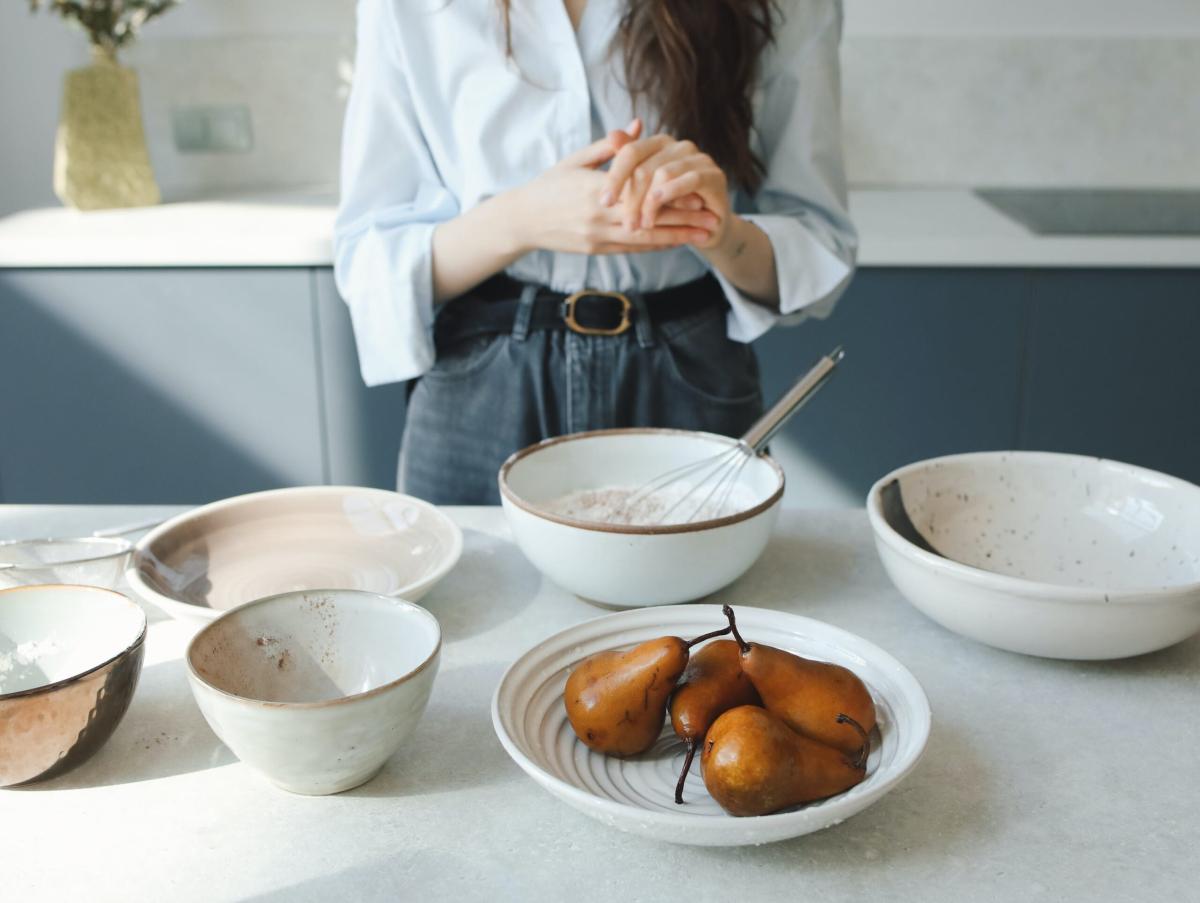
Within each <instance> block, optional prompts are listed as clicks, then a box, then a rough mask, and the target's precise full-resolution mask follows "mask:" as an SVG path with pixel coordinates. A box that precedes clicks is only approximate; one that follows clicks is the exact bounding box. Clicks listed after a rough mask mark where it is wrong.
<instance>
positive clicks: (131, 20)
mask: <svg viewBox="0 0 1200 903" xmlns="http://www.w3.org/2000/svg"><path fill="white" fill-rule="evenodd" d="M179 2H180V0H29V9H30V11H31V12H37V11H38V10H39V9H41V8H42V7H43V6H44V7H46V8H48V9H49V10H50V12H52V13H57V14H58V15H59V16H61V17H62V18H63V19H65V20H66V21H68V22H74V23H76V24H77V25H78V26H79V27H80V28H82V29H83V30H84V31H85V32H87V36H88V40H89V41H90V42H91V44H92V46H93V47H94V48H96V49H97V50H101V51H104V52H106V53H108V54H115V53H116V51H117V50H118V49H119V48H121V47H124V46H125V45H126V44H128V43H129V42H131V41H132V40H133V39H134V38H136V37H137V36H138V32H139V31H140V30H141V28H142V26H143V25H145V24H146V23H147V22H149V21H150V20H151V19H155V18H157V17H158V16H161V15H162V14H163V13H165V12H166V11H167V10H168V9H170V8H171V7H172V6H178V5H179Z"/></svg>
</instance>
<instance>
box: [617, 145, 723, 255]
mask: <svg viewBox="0 0 1200 903" xmlns="http://www.w3.org/2000/svg"><path fill="white" fill-rule="evenodd" d="M688 195H698V196H699V197H700V198H701V200H702V201H703V202H704V207H705V208H706V209H707V210H708V211H709V212H710V213H712V214H713V215H714V216H715V217H716V218H717V224H716V225H715V226H714V227H713V228H712V230H711V233H710V236H711V237H710V238H709V239H708V240H707V241H704V242H697V243H695V246H696V247H697V248H701V249H703V250H712V249H716V248H719V247H720V246H721V245H722V244H723V243H724V242H725V240H726V238H727V237H728V235H729V231H730V228H729V227H730V224H731V221H732V219H733V213H732V211H731V210H730V206H729V186H728V183H727V182H726V179H725V173H724V172H723V171H722V170H721V168H720V167H719V166H717V164H716V162H715V161H714V160H713V159H712V157H710V156H709V155H708V154H706V153H704V152H703V151H701V150H700V149H699V148H698V147H696V145H695V144H694V143H692V142H691V141H677V140H675V139H674V138H672V137H671V136H670V135H653V136H651V137H649V138H642V139H641V140H638V141H631V142H630V143H628V144H626V145H625V146H624V147H622V148H621V150H620V151H619V152H618V153H617V155H616V157H615V158H614V159H613V162H612V165H611V166H610V168H609V170H608V181H607V183H606V184H605V187H604V193H603V194H602V195H601V202H602V203H605V204H608V205H609V206H612V205H614V204H617V203H620V204H621V205H622V208H623V214H624V220H625V226H626V228H628V229H648V228H651V227H653V225H654V223H655V221H656V219H657V217H658V212H659V210H660V209H661V208H662V207H664V206H666V205H668V204H670V203H672V202H673V201H679V200H680V199H682V198H684V197H686V196H688Z"/></svg>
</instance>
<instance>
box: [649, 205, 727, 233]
mask: <svg viewBox="0 0 1200 903" xmlns="http://www.w3.org/2000/svg"><path fill="white" fill-rule="evenodd" d="M720 221H721V220H720V218H719V217H718V216H717V215H716V214H715V213H713V212H712V211H711V210H672V209H671V208H667V209H665V210H661V211H660V212H659V214H658V219H657V221H655V223H654V226H655V227H658V226H691V227H694V228H697V229H706V230H708V231H712V230H713V229H715V228H716V227H717V225H718V224H719V223H720Z"/></svg>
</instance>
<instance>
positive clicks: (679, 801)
mask: <svg viewBox="0 0 1200 903" xmlns="http://www.w3.org/2000/svg"><path fill="white" fill-rule="evenodd" d="M683 743H684V746H685V747H686V748H687V755H685V756H684V757H683V768H682V769H680V771H679V781H678V783H676V784H675V804H676V805H677V806H682V805H683V784H684V782H685V781H686V780H687V776H688V772H689V771H691V770H692V759H694V758H695V756H696V741H695V740H694V739H692V740H684V741H683Z"/></svg>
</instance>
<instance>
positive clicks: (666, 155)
mask: <svg viewBox="0 0 1200 903" xmlns="http://www.w3.org/2000/svg"><path fill="white" fill-rule="evenodd" d="M691 157H695V158H696V159H697V160H707V159H708V158H707V157H704V156H702V155H698V154H696V152H695V148H694V147H693V146H692V145H691V144H689V143H688V142H685V141H674V142H672V143H671V144H669V145H668V146H667V147H664V148H663V149H662V150H660V151H659V152H658V153H657V154H654V156H652V157H649V158H647V159H646V160H644V161H643V162H642V163H640V164H638V166H637V167H636V168H634V170H633V175H632V176H631V178H630V179H629V182H628V183H626V186H625V192H624V194H622V196H621V201H622V204H623V206H624V208H625V222H626V224H628V226H629V228H631V229H638V228H641V227H642V226H643V225H653V223H649V222H644V221H643V220H642V211H643V208H644V207H645V203H646V194H647V193H648V192H649V191H650V188H651V185H653V183H654V181H655V180H656V179H657V178H658V171H659V170H660V169H662V168H663V167H664V166H667V165H668V164H670V163H671V162H672V161H677V160H681V159H684V158H691Z"/></svg>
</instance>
